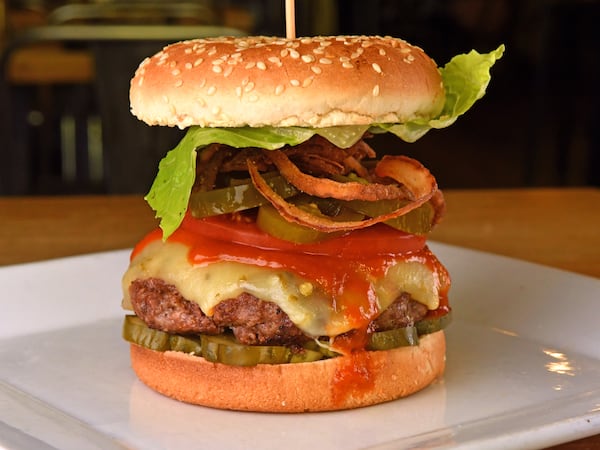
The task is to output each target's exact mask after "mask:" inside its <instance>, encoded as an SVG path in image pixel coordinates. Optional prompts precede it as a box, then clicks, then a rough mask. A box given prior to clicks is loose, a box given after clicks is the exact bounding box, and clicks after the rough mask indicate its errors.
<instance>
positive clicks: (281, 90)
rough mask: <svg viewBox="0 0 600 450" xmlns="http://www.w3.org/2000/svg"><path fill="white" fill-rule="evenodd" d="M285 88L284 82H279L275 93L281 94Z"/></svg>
mask: <svg viewBox="0 0 600 450" xmlns="http://www.w3.org/2000/svg"><path fill="white" fill-rule="evenodd" d="M284 89H285V86H284V85H283V84H278V85H277V86H276V87H275V95H280V94H281V93H283V91H284Z"/></svg>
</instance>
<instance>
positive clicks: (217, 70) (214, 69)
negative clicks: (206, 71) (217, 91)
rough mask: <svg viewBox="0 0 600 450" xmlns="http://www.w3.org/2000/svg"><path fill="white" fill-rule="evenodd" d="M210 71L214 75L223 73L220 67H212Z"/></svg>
mask: <svg viewBox="0 0 600 450" xmlns="http://www.w3.org/2000/svg"><path fill="white" fill-rule="evenodd" d="M212 71H213V72H214V73H221V72H223V68H222V67H221V66H213V68H212Z"/></svg>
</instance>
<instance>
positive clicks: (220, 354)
mask: <svg viewBox="0 0 600 450" xmlns="http://www.w3.org/2000/svg"><path fill="white" fill-rule="evenodd" d="M201 339H202V356H203V357H204V358H205V359H207V360H208V361H212V362H219V363H223V364H229V365H234V366H255V365H257V364H284V363H301V362H311V361H317V360H319V359H322V358H323V354H322V353H320V352H318V351H314V350H309V349H303V350H300V351H299V352H297V353H294V352H292V350H291V349H289V348H288V347H284V346H279V345H243V344H240V343H238V342H237V341H236V340H235V338H234V337H233V336H230V335H218V336H209V335H202V337H201Z"/></svg>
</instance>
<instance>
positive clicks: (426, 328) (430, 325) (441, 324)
mask: <svg viewBox="0 0 600 450" xmlns="http://www.w3.org/2000/svg"><path fill="white" fill-rule="evenodd" d="M450 322H452V312H448V313H447V314H444V315H443V316H439V317H429V318H426V319H423V320H420V321H418V322H417V323H415V327H417V332H418V333H419V336H421V335H423V334H430V333H435V332H436V331H440V330H443V329H444V328H446V327H447V326H448V325H449V324H450Z"/></svg>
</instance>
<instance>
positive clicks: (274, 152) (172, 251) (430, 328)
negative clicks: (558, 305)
mask: <svg viewBox="0 0 600 450" xmlns="http://www.w3.org/2000/svg"><path fill="white" fill-rule="evenodd" d="M502 52H503V47H499V48H498V49H497V50H496V51H493V52H491V53H489V54H479V53H477V52H474V51H473V52H471V53H469V54H465V55H459V56H457V57H455V58H454V59H453V60H452V61H451V62H450V63H448V64H447V65H446V66H445V67H444V68H438V66H437V65H436V64H435V63H434V61H433V60H432V59H431V58H430V57H428V56H427V55H426V54H425V53H424V52H423V50H421V49H420V48H418V47H415V46H412V45H410V44H408V43H407V42H405V41H403V40H400V39H396V38H391V37H365V36H331V37H307V38H294V39H283V38H278V37H244V38H234V37H224V38H210V39H196V40H189V41H185V42H179V43H175V44H172V45H169V46H167V47H165V48H164V49H163V50H162V51H160V52H158V53H157V54H155V55H154V56H152V57H149V58H147V59H146V60H145V61H143V62H142V63H141V64H140V66H139V68H138V70H137V71H136V73H135V76H134V77H133V79H132V81H131V90H130V100H131V109H132V112H133V114H134V115H135V116H137V117H138V118H139V119H141V120H143V121H144V122H146V123H147V124H148V125H159V126H170V127H179V128H182V129H187V133H186V134H185V136H184V137H183V139H182V140H181V142H180V143H179V144H178V145H177V146H176V147H175V148H174V149H172V150H171V151H170V152H168V153H167V155H166V156H165V158H164V159H163V160H162V161H161V162H160V164H159V170H158V174H157V177H156V179H155V181H154V183H153V185H152V187H151V189H150V191H149V193H148V195H147V196H146V200H147V201H148V203H149V205H150V206H151V207H152V208H153V209H154V210H155V211H156V215H157V218H159V219H160V226H159V227H158V228H157V229H156V230H154V231H152V232H151V233H149V234H148V235H147V236H145V237H144V238H143V239H142V240H141V241H140V242H139V244H137V245H136V246H135V248H134V249H133V252H132V254H131V261H130V265H129V268H128V269H127V271H126V273H125V275H124V277H123V307H124V308H125V309H126V310H128V311H129V312H128V313H127V314H126V316H125V322H124V325H123V336H124V338H125V339H126V340H127V341H128V342H130V352H131V353H130V354H131V364H132V367H133V370H134V371H135V373H136V374H137V376H138V377H139V379H140V380H141V381H142V382H143V383H145V384H146V385H148V386H149V387H150V388H152V389H154V390H156V391H158V392H160V393H162V394H164V395H166V396H169V397H172V398H174V399H177V400H180V401H183V402H188V403H192V404H197V405H204V406H209V407H215V408H221V409H233V410H245V411H264V412H304V411H327V410H340V409H350V408H357V407H362V406H367V405H373V404H377V403H382V402H386V401H391V400H394V399H398V398H400V397H405V396H407V395H409V394H412V393H414V392H416V391H419V390H421V389H423V388H425V387H426V386H428V385H430V384H431V383H432V382H433V381H434V380H436V379H437V378H439V377H440V376H442V374H443V373H444V368H445V335H444V328H445V327H446V326H447V324H448V323H449V321H450V315H451V308H450V306H449V303H448V292H449V289H450V277H449V275H448V272H447V271H446V269H445V268H444V266H443V265H442V263H441V262H440V261H439V260H438V259H437V258H436V256H435V255H434V254H433V253H432V252H431V250H430V249H429V248H428V246H427V242H426V239H427V234H428V233H429V231H430V230H431V229H432V227H434V226H435V225H436V224H437V223H438V222H439V221H440V220H441V218H442V217H443V214H444V210H445V203H444V197H443V194H442V192H441V191H440V189H439V188H438V185H437V183H436V180H435V178H434V176H433V175H432V174H431V173H430V172H429V171H428V170H427V168H425V167H424V166H423V165H422V164H421V163H419V162H418V161H416V160H414V159H412V158H409V157H407V156H402V155H400V154H397V153H398V152H395V153H396V155H391V154H384V155H383V156H381V157H378V156H377V154H376V152H375V151H374V149H373V148H372V147H371V145H370V144H369V138H370V137H372V136H374V135H376V134H381V133H392V134H394V135H396V136H398V137H399V138H401V139H402V140H404V141H406V142H413V141H415V140H416V139H418V138H419V137H421V136H422V135H423V134H425V133H426V132H427V131H428V130H429V129H431V128H442V127H445V126H448V125H450V124H451V123H452V122H453V121H454V120H456V118H457V117H458V116H459V115H461V114H462V113H464V112H465V111H466V110H467V109H469V108H470V106H471V105H472V104H473V103H474V102H475V101H476V100H477V99H478V98H480V97H481V96H482V95H483V93H484V92H485V88H486V86H487V83H488V82H489V78H490V75H489V72H490V68H491V66H492V65H493V64H494V61H495V60H496V59H498V58H499V57H500V56H501V55H502ZM388 153H389V152H388Z"/></svg>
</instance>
